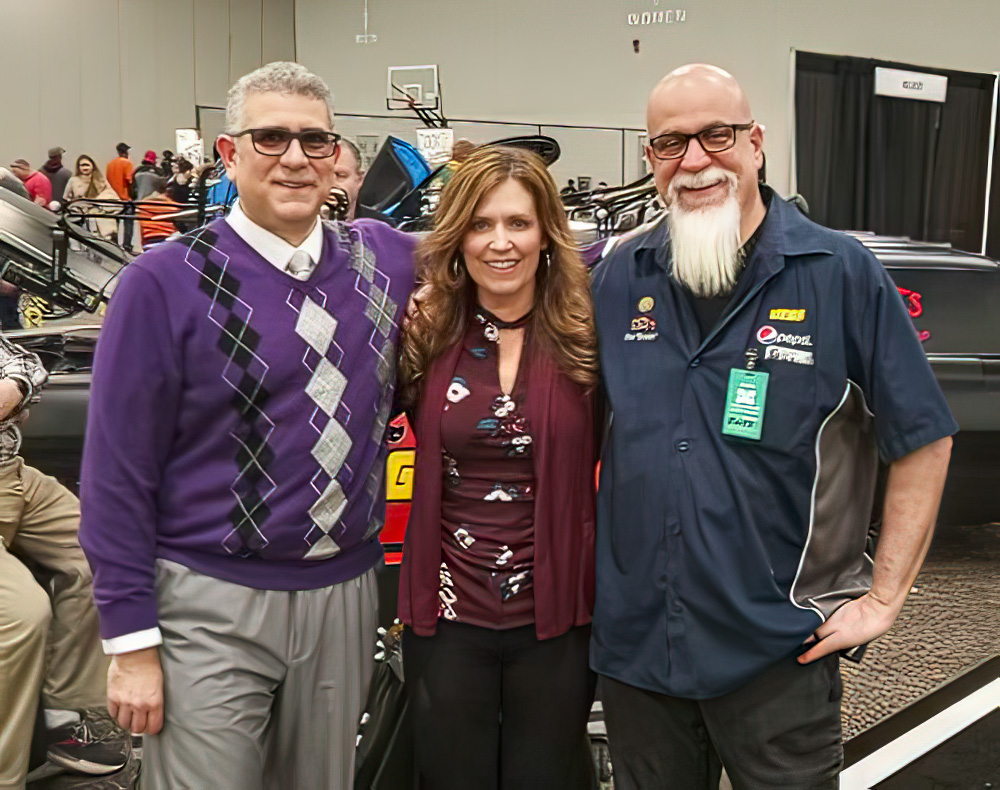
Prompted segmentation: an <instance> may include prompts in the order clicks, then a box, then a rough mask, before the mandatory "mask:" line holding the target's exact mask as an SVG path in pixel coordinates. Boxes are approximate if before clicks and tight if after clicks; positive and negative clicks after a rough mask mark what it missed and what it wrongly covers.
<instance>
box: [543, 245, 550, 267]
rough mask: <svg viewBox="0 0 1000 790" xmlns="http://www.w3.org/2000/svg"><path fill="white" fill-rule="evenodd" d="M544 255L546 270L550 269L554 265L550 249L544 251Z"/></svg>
mask: <svg viewBox="0 0 1000 790" xmlns="http://www.w3.org/2000/svg"><path fill="white" fill-rule="evenodd" d="M542 255H543V256H544V257H545V268H546V269H548V268H549V267H550V266H551V265H552V255H551V254H550V253H549V248H548V247H546V248H545V249H544V250H542Z"/></svg>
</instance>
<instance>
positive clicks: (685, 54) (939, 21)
mask: <svg viewBox="0 0 1000 790" xmlns="http://www.w3.org/2000/svg"><path fill="white" fill-rule="evenodd" d="M363 7H364V0H296V37H297V44H298V49H297V54H298V59H299V60H300V61H301V62H303V63H305V64H306V65H307V66H309V67H310V68H312V69H314V70H315V71H317V72H318V73H319V74H321V75H322V76H324V77H325V78H326V79H327V80H328V81H329V82H330V85H331V87H332V89H333V91H334V93H335V95H336V98H337V106H338V109H340V110H341V111H344V112H352V113H384V112H385V97H384V94H385V77H386V68H387V67H388V66H402V65H417V64H425V63H437V64H439V65H440V67H441V78H442V94H443V98H444V105H445V111H446V113H447V114H448V115H451V116H453V117H456V118H472V119H482V120H510V121H524V122H529V123H562V124H582V125H597V126H620V127H630V126H640V127H641V126H643V125H644V122H645V118H644V109H645V100H646V96H647V94H648V92H649V89H650V88H651V87H652V85H653V84H654V83H655V82H656V80H657V79H658V78H659V77H660V76H662V75H663V74H664V73H666V72H667V71H669V70H670V69H672V68H674V67H676V66H678V65H681V64H683V63H687V62H691V61H707V62H711V63H715V64H717V65H719V66H722V67H724V68H726V69H728V70H730V71H731V72H732V73H733V74H735V75H736V76H737V78H738V79H740V80H741V82H742V83H743V85H744V88H745V89H746V92H747V94H748V96H749V98H750V101H751V105H752V106H753V108H754V115H755V117H756V119H757V120H758V121H759V122H761V123H763V124H765V125H766V127H767V150H768V152H769V156H768V174H769V179H770V180H771V182H772V183H774V184H775V185H776V186H777V187H778V188H779V189H786V188H787V181H788V150H789V149H788V125H789V52H790V50H791V48H793V47H794V48H796V49H801V50H809V51H815V52H825V53H830V54H846V55H857V56H864V57H872V58H879V59H885V60H897V61H902V62H909V63H915V64H923V65H927V66H936V67H943V68H951V69H959V70H966V71H986V72H992V71H997V70H1000V44H998V42H997V35H998V31H1000V2H996V0H950V2H947V3H943V2H940V0H934V1H933V2H931V0H868V2H859V1H858V0H420V1H419V2H414V0H369V28H370V32H372V33H375V34H376V35H377V36H378V41H377V43H375V44H369V45H359V44H356V43H355V35H356V34H357V33H360V32H362V28H363V25H362V11H363ZM667 9H683V10H685V11H686V21H685V22H683V23H675V24H670V25H660V26H657V27H652V26H650V27H632V26H629V25H628V23H627V19H628V14H629V13H641V12H643V11H665V10H667ZM636 38H638V39H639V40H640V46H639V54H636V53H635V52H634V50H633V46H632V40H633V39H636Z"/></svg>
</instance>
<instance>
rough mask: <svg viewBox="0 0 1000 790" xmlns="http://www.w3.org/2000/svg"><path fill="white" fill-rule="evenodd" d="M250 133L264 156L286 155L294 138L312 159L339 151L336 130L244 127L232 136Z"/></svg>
mask: <svg viewBox="0 0 1000 790" xmlns="http://www.w3.org/2000/svg"><path fill="white" fill-rule="evenodd" d="M244 135H250V140H251V142H252V143H253V148H254V150H255V151H256V152H257V153H258V154H263V155H264V156H284V154H285V152H286V151H287V150H288V148H289V146H291V144H292V140H298V141H299V145H300V146H301V147H302V153H304V154H305V155H306V156H307V157H309V158H310V159H328V158H329V157H331V156H333V155H334V154H335V153H337V146H338V143H339V142H340V135H339V134H337V133H336V132H324V131H323V130H322V129H306V130H305V131H304V132H292V131H289V130H288V129H281V128H278V127H265V128H262V129H244V130H243V131H242V132H233V133H232V134H231V135H229V136H230V137H243V136H244Z"/></svg>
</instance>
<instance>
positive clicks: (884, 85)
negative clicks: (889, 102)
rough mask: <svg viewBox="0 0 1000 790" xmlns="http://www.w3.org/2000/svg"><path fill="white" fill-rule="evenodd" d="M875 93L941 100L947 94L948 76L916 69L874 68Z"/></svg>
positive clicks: (922, 99) (924, 99)
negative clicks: (925, 72) (924, 72)
mask: <svg viewBox="0 0 1000 790" xmlns="http://www.w3.org/2000/svg"><path fill="white" fill-rule="evenodd" d="M875 93H876V95H878V96H895V97H897V98H900V99H919V100H920V101H936V102H943V101H944V100H945V97H946V96H947V95H948V78H947V77H942V76H940V75H938V74H921V73H920V72H918V71H900V70H899V69H884V68H881V67H879V66H877V67H876V68H875Z"/></svg>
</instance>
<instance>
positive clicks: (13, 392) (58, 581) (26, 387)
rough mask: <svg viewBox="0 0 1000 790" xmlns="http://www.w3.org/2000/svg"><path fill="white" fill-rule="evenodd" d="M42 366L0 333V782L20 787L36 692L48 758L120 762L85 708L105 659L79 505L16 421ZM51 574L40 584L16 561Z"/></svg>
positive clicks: (32, 396) (99, 701)
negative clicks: (46, 469)
mask: <svg viewBox="0 0 1000 790" xmlns="http://www.w3.org/2000/svg"><path fill="white" fill-rule="evenodd" d="M46 378H47V374H46V372H45V368H43V367H42V363H41V361H40V360H39V359H38V357H37V356H36V355H35V354H32V353H29V352H28V351H25V350H24V349H23V348H21V347H20V346H16V345H14V344H13V343H11V342H10V341H8V340H7V339H6V338H4V337H3V336H0V787H3V788H23V787H24V781H25V775H26V773H27V768H28V751H29V748H30V746H31V736H32V732H33V729H34V722H35V715H36V712H37V709H38V697H39V692H41V695H42V701H43V703H44V705H45V720H46V725H47V726H48V727H49V729H50V730H51V731H52V732H51V737H50V740H51V741H52V745H51V746H50V747H49V760H50V761H51V762H54V763H57V764H59V765H61V766H64V767H66V768H70V769H73V770H76V771H79V772H81V773H89V774H107V773H112V772H113V771H117V770H118V769H120V768H121V767H122V766H123V765H124V764H125V756H124V754H123V753H122V750H121V749H119V748H116V747H115V745H114V744H111V743H108V742H106V741H103V740H95V739H94V738H93V735H92V730H91V728H90V726H89V722H87V721H85V720H81V712H82V711H84V710H86V709H88V708H101V707H103V704H104V697H105V693H106V692H105V686H106V676H107V670H108V659H107V658H105V656H104V655H103V653H102V651H101V647H100V643H99V640H98V626H97V610H96V609H95V608H94V601H93V590H92V577H91V574H90V566H89V565H88V564H87V560H86V558H85V557H84V556H83V552H82V551H81V549H80V544H79V542H78V540H77V530H78V529H79V526H80V504H79V502H78V501H77V498H76V497H75V496H73V494H71V493H70V492H69V491H68V490H67V489H66V488H64V487H63V486H62V485H60V484H59V483H58V482H57V481H56V479H55V478H53V477H48V476H46V475H43V474H42V473H41V472H39V471H38V470H37V469H34V468H32V467H30V466H26V465H25V463H24V461H23V459H22V458H21V457H20V455H19V454H18V453H19V451H20V448H21V432H20V430H19V428H18V423H20V422H22V421H23V419H24V418H25V416H26V415H27V407H28V406H29V405H31V404H33V403H36V402H37V401H38V399H39V395H40V392H41V388H42V385H43V384H44V383H45V381H46ZM22 560H27V561H30V562H31V563H32V564H33V565H35V566H37V567H39V568H41V569H42V571H43V572H44V573H45V575H46V576H47V577H48V578H47V580H46V587H48V589H50V590H51V591H52V593H51V600H50V597H49V594H47V593H46V589H45V588H43V587H42V586H41V585H39V583H38V582H37V581H36V580H35V577H34V576H33V575H32V573H31V571H29V570H28V568H27V567H25V565H24V564H23V563H22Z"/></svg>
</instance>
